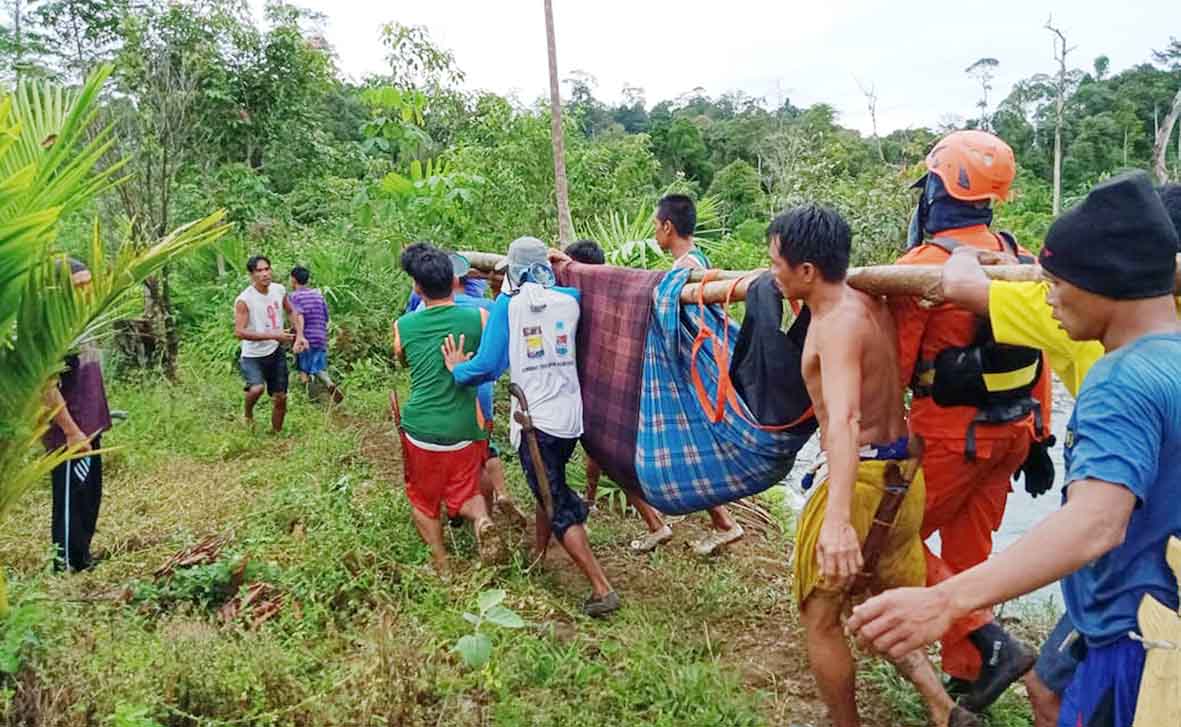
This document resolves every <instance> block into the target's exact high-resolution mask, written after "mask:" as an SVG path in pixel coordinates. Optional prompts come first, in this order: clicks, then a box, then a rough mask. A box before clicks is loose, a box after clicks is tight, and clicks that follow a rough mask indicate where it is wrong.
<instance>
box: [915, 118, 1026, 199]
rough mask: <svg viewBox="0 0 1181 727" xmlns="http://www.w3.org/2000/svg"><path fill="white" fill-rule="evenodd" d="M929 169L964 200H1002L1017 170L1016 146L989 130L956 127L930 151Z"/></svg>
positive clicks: (1006, 194) (949, 192)
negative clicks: (1014, 155)
mask: <svg viewBox="0 0 1181 727" xmlns="http://www.w3.org/2000/svg"><path fill="white" fill-rule="evenodd" d="M927 169H928V170H930V171H931V173H932V174H937V175H938V176H939V178H940V179H941V180H943V187H944V188H945V189H946V190H947V193H948V194H949V195H951V196H952V197H954V198H955V199H958V200H962V201H964V202H977V201H983V200H991V201H993V202H1003V201H1004V200H1006V199H1008V197H1009V187H1010V186H1011V185H1012V184H1013V177H1014V176H1015V175H1016V174H1017V161H1016V159H1014V157H1013V150H1012V149H1011V148H1010V147H1009V145H1008V144H1006V143H1005V142H1004V141H1003V140H1001V138H1000V137H998V136H994V135H992V134H990V133H988V132H987V131H978V130H967V131H954V132H952V133H950V134H948V135H947V136H945V137H943V138H942V139H940V140H939V141H938V143H936V144H935V148H934V149H932V150H931V153H930V154H928V155H927Z"/></svg>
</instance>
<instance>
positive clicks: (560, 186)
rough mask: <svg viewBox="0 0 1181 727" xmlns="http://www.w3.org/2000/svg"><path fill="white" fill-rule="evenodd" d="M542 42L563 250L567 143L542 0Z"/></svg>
mask: <svg viewBox="0 0 1181 727" xmlns="http://www.w3.org/2000/svg"><path fill="white" fill-rule="evenodd" d="M545 43H546V49H547V51H548V55H549V103H550V137H551V139H550V141H551V143H552V145H553V150H554V197H555V198H556V201H557V204H558V240H560V241H561V243H562V247H565V246H566V245H569V244H570V243H571V242H573V241H574V225H573V224H572V223H571V221H570V192H569V188H568V185H567V182H566V141H565V135H564V133H563V131H562V95H561V93H560V92H559V88H558V50H557V41H556V40H555V39H554V9H553V4H552V2H551V0H545Z"/></svg>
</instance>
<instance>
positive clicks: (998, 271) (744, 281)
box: [460, 252, 1181, 303]
mask: <svg viewBox="0 0 1181 727" xmlns="http://www.w3.org/2000/svg"><path fill="white" fill-rule="evenodd" d="M460 254H461V255H463V256H464V257H466V258H467V259H468V262H469V263H471V265H472V268H473V269H474V270H479V271H481V272H484V273H490V272H492V269H493V268H494V267H496V264H497V263H499V262H500V261H501V260H503V259H504V256H503V255H497V254H496V253H491V252H461V253H460ZM983 270H984V274H985V275H987V276H988V277H989V278H990V279H992V280H1005V281H1010V282H1031V281H1035V282H1036V281H1038V280H1041V279H1042V269H1041V268H1040V267H1039V266H1037V265H985V266H983ZM765 272H766V270H719V271H718V272H717V276H716V277H717V279H716V280H711V281H710V282H708V283H706V284H705V302H706V303H722V302H724V301H725V300H726V291H727V290H728V289H729V287H730V284H731V282H732V281H733V280H734V279H736V278H740V279H741V280H740V282H739V283H738V285H737V286H736V287H735V288H734V294H733V295H732V296H731V298H730V299H731V300H732V301H743V300H745V299H746V288H747V286H748V285H750V283H751V281H753V280H754V279H755V278H757V277H758V276H760V275H762V274H763V273H765ZM704 275H705V271H703V270H694V271H693V272H691V273H690V274H689V281H690V282H689V284H688V285H686V286H685V287H684V289H682V290H681V302H682V303H696V302H697V289H698V288H700V287H701V284H700V283H699V282H697V281H699V280H701V278H702V276H704ZM942 277H943V266H942V265H872V266H869V267H864V268H849V275H848V281H849V285H852V286H853V287H854V288H857V289H858V290H862V291H865V292H866V293H869V294H870V295H898V296H914V297H919V298H925V299H927V300H929V301H933V302H939V301H940V300H942V297H943V296H942V293H941V291H940V286H941V280H942ZM1174 290H1175V291H1176V294H1177V295H1179V296H1181V255H1178V256H1177V269H1176V271H1175V272H1174Z"/></svg>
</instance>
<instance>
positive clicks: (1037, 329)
mask: <svg viewBox="0 0 1181 727" xmlns="http://www.w3.org/2000/svg"><path fill="white" fill-rule="evenodd" d="M1157 194H1158V195H1159V196H1160V198H1161V202H1162V203H1163V204H1164V208H1165V211H1166V212H1167V213H1168V215H1169V217H1170V219H1171V220H1172V222H1173V227H1174V229H1181V184H1166V185H1163V186H1162V187H1160V188H1158V189H1157ZM1179 252H1181V250H1179ZM982 262H998V260H996V259H995V258H994V257H993V256H992V255H991V254H989V253H986V252H983V251H980V250H977V249H975V248H970V247H963V248H959V249H957V250H956V251H955V252H954V253H953V254H952V256H951V257H950V258H949V259H948V261H947V262H946V263H945V264H944V266H943V275H942V281H941V287H940V290H941V293H942V295H943V299H944V300H945V301H947V302H948V303H952V304H954V305H958V306H961V307H963V308H966V309H968V310H970V311H972V312H973V313H975V314H976V315H979V316H985V317H987V318H988V322H989V325H991V326H992V332H993V336H994V337H995V338H996V341H997V343H1003V344H1009V345H1012V346H1030V347H1033V348H1039V349H1041V350H1043V351H1045V352H1046V356H1047V358H1048V359H1049V362H1050V367H1051V368H1052V369H1053V370H1054V373H1055V374H1057V375H1058V378H1059V379H1060V380H1061V381H1062V383H1063V385H1064V386H1065V387H1066V389H1067V391H1069V392H1070V394H1071V396H1074V397H1077V396H1078V393H1079V389H1080V388H1081V387H1082V384H1083V380H1084V378H1085V377H1086V376H1087V373H1088V372H1089V371H1090V370H1091V367H1092V366H1094V365H1095V363H1096V362H1097V361H1098V360H1099V359H1100V358H1102V357H1103V355H1104V353H1105V352H1104V350H1103V344H1102V343H1100V342H1099V341H1076V340H1073V339H1072V338H1070V336H1069V335H1068V334H1067V333H1066V331H1065V330H1063V328H1062V326H1061V325H1059V323H1058V321H1056V320H1054V316H1053V309H1052V308H1051V307H1050V304H1049V303H1048V302H1047V301H1046V297H1047V294H1048V293H1049V288H1050V286H1049V284H1048V283H1046V282H1045V281H1041V282H1010V281H993V280H991V279H989V277H988V276H987V275H986V274H985V273H984V269H983V268H982V267H981V263H982ZM1178 310H1181V299H1179V300H1178ZM1076 636H1077V632H1076V631H1075V628H1074V623H1073V622H1072V621H1071V620H1070V614H1064V615H1063V616H1062V617H1061V618H1060V619H1059V621H1058V624H1057V625H1056V626H1055V627H1054V629H1053V631H1051V633H1050V636H1049V637H1048V638H1047V639H1046V641H1045V643H1044V644H1042V649H1041V653H1040V654H1038V660H1037V663H1036V664H1035V665H1034V668H1033V670H1032V671H1031V672H1030V673H1029V675H1027V677H1026V679H1025V688H1026V691H1027V692H1028V694H1029V701H1030V703H1031V705H1032V706H1033V717H1034V727H1054V725H1057V724H1058V714H1059V710H1060V707H1061V703H1062V695H1063V694H1064V693H1065V691H1066V688H1067V687H1068V686H1069V685H1070V681H1071V679H1072V678H1073V677H1074V672H1075V670H1076V669H1077V667H1078V659H1077V658H1076V656H1075V652H1076V651H1079V650H1080V648H1081V647H1079V646H1078V645H1077V642H1076V641H1075V637H1076ZM1072 644H1075V646H1074V647H1073V648H1071V645H1072Z"/></svg>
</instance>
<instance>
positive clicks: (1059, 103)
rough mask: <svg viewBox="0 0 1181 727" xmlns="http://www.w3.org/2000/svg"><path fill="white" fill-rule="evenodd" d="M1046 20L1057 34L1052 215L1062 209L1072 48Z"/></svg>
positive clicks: (1061, 34) (1052, 31)
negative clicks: (1068, 56) (1064, 123)
mask: <svg viewBox="0 0 1181 727" xmlns="http://www.w3.org/2000/svg"><path fill="white" fill-rule="evenodd" d="M1052 22H1053V18H1050V19H1049V20H1047V21H1046V30H1048V31H1050V32H1051V33H1053V34H1054V35H1056V36H1057V39H1056V40H1055V41H1054V60H1056V61H1058V80H1057V82H1056V83H1055V84H1054V90H1055V91H1056V94H1055V95H1056V96H1057V100H1056V103H1055V105H1054V216H1055V217H1057V216H1058V213H1059V212H1061V211H1062V116H1063V114H1062V112H1063V109H1064V108H1065V107H1066V54H1067V53H1069V52H1070V51H1072V50H1074V48H1067V47H1066V36H1065V35H1063V33H1062V31H1061V30H1059V29H1058V28H1055V27H1054V26H1053V25H1051V23H1052Z"/></svg>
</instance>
